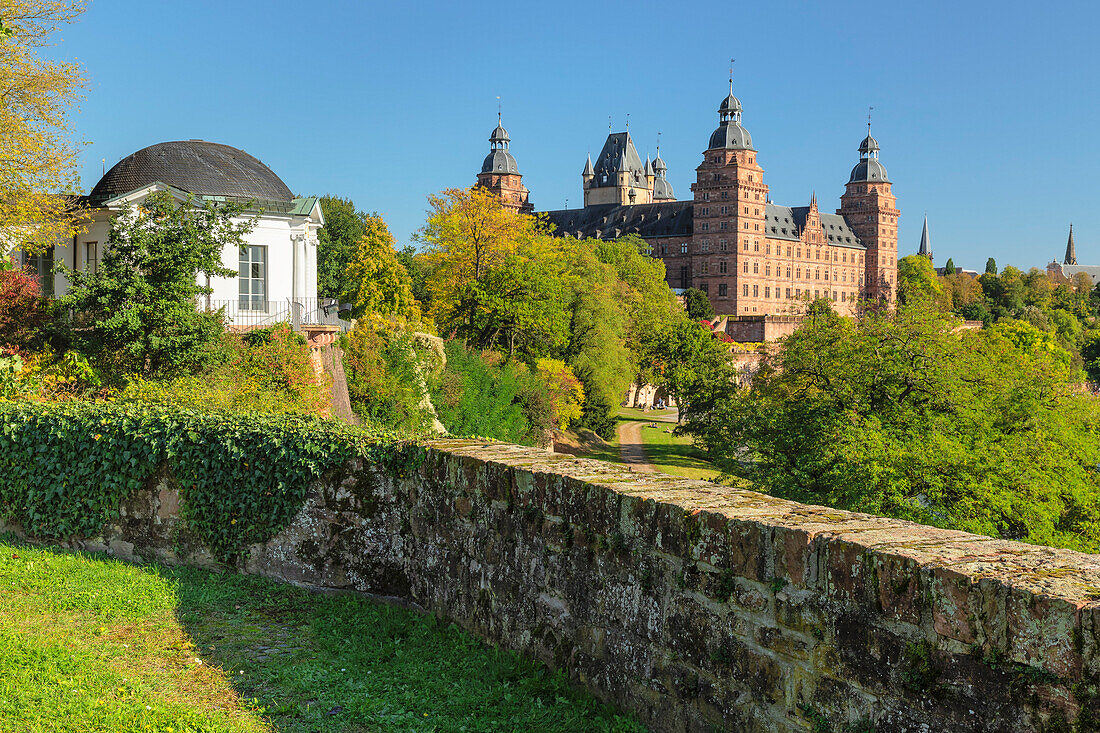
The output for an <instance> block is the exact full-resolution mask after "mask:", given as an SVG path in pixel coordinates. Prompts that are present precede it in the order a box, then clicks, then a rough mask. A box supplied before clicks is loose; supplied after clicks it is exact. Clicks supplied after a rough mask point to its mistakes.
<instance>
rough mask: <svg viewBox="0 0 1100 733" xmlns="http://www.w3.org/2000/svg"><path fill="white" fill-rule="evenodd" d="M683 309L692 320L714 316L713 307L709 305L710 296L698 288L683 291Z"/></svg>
mask: <svg viewBox="0 0 1100 733" xmlns="http://www.w3.org/2000/svg"><path fill="white" fill-rule="evenodd" d="M684 309H685V310H687V314H688V318H690V319H691V320H693V321H701V320H705V319H708V318H713V317H714V308H713V307H711V304H710V298H708V297H707V294H706V293H704V292H703V291H702V290H700V289H699V288H688V289H687V290H685V291H684Z"/></svg>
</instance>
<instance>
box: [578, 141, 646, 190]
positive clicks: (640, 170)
mask: <svg viewBox="0 0 1100 733" xmlns="http://www.w3.org/2000/svg"><path fill="white" fill-rule="evenodd" d="M620 171H625V172H627V173H629V174H630V176H629V179H628V181H627V183H628V184H630V185H635V186H639V187H643V188H645V187H648V186H647V183H648V182H647V181H646V170H645V164H644V163H643V162H642V159H641V157H639V155H638V150H637V149H636V148H635V147H634V141H633V140H632V139H631V138H630V133H629V132H614V133H611V134H610V135H608V136H607V140H606V141H604V144H603V149H602V150H600V155H599V157H598V158H596V165H595V173H596V177H595V179H593V181H592V186H594V187H596V188H599V187H601V186H617V185H619V179H618V176H617V175H616V174H617V173H619V172H620Z"/></svg>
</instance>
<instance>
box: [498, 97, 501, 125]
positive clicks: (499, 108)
mask: <svg viewBox="0 0 1100 733" xmlns="http://www.w3.org/2000/svg"><path fill="white" fill-rule="evenodd" d="M500 110H501V107H500V95H499V94H498V95H497V124H498V125H499V124H500Z"/></svg>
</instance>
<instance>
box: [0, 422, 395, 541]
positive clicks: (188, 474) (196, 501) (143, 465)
mask: <svg viewBox="0 0 1100 733" xmlns="http://www.w3.org/2000/svg"><path fill="white" fill-rule="evenodd" d="M395 445H396V444H395V443H394V442H393V441H392V440H387V439H385V437H384V436H381V435H379V434H369V433H366V432H364V431H362V430H360V429H357V428H353V427H351V426H348V425H345V424H343V423H338V422H335V421H327V420H320V419H316V418H309V417H301V416H288V415H283V416H272V415H231V414H225V413H199V412H194V411H191V410H185V409H179V408H173V407H166V406H163V405H122V404H113V403H79V402H69V403H65V404H35V403H28V402H0V517H3V518H5V519H14V520H16V521H18V522H20V523H21V524H22V525H23V527H24V528H25V529H26V530H27V531H28V532H30V533H31V534H33V535H36V536H40V537H49V538H60V537H69V536H91V535H95V534H97V533H99V532H100V531H102V529H103V527H104V526H105V524H106V523H107V522H109V521H111V520H112V519H114V518H116V517H117V516H118V509H119V505H120V503H121V502H122V501H124V500H125V499H126V498H127V497H129V496H130V495H131V494H133V493H134V492H135V491H137V490H139V489H141V488H142V487H143V486H145V485H146V483H147V482H148V481H149V479H150V478H151V477H152V476H153V474H154V472H155V471H156V470H157V468H158V467H160V466H161V465H167V467H168V469H169V470H170V471H171V474H172V475H173V476H174V478H175V479H176V480H177V481H178V482H179V489H180V502H181V513H182V517H183V519H184V521H185V523H186V526H187V527H188V529H190V530H191V531H192V532H194V533H195V534H196V535H197V537H198V539H199V540H200V541H202V542H203V543H204V544H205V545H206V546H207V547H209V548H210V549H211V550H212V551H213V552H214V553H215V555H216V556H217V557H218V558H219V559H222V560H228V559H231V558H232V557H234V556H235V555H236V554H237V553H239V552H240V551H241V550H242V549H243V548H244V547H246V546H247V545H249V544H251V543H254V542H262V541H265V540H267V539H269V538H271V537H272V536H274V535H275V534H276V533H277V532H278V531H279V530H280V529H282V528H283V527H285V526H286V525H287V524H288V523H289V522H290V520H291V519H292V518H293V517H294V515H295V513H297V511H298V510H299V509H300V508H301V505H302V503H303V501H304V500H305V496H306V493H307V491H308V489H309V487H310V484H311V483H312V482H313V481H314V480H316V479H317V478H319V477H320V476H321V475H322V474H323V473H324V472H325V471H327V470H329V469H332V468H334V467H335V466H337V465H339V464H341V463H343V462H344V461H345V460H347V459H348V458H350V457H351V456H353V455H362V456H365V457H368V458H372V459H374V460H380V461H383V462H384V463H389V464H390V465H392V460H393V459H395V457H396V456H398V455H402V453H401V451H400V450H398V449H397V448H396V447H395Z"/></svg>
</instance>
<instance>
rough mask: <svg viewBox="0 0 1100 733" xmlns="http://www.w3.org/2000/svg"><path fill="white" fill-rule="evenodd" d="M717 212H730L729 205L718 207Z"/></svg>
mask: <svg viewBox="0 0 1100 733" xmlns="http://www.w3.org/2000/svg"><path fill="white" fill-rule="evenodd" d="M718 213H720V214H728V213H730V207H728V206H723V207H721V208H720V209H718Z"/></svg>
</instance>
